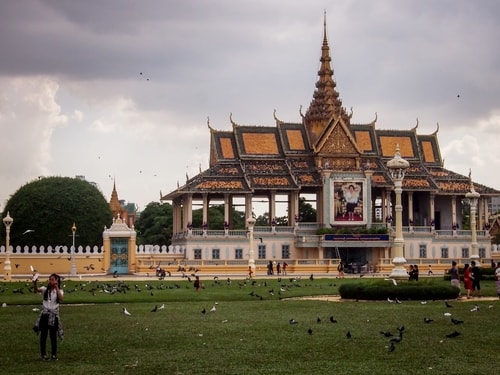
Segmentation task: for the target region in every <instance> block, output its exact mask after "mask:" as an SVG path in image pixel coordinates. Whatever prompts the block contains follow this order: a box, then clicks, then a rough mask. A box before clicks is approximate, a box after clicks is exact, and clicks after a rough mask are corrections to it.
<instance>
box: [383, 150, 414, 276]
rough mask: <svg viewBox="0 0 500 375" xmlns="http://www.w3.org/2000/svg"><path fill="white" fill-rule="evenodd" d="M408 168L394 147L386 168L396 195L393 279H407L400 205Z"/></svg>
mask: <svg viewBox="0 0 500 375" xmlns="http://www.w3.org/2000/svg"><path fill="white" fill-rule="evenodd" d="M409 166H410V163H409V162H408V161H407V160H405V159H403V158H402V157H401V154H400V152H399V145H396V154H395V155H394V158H392V159H391V160H389V161H388V162H387V168H388V169H389V173H390V174H391V178H392V180H393V181H394V193H395V194H396V206H395V207H394V210H395V212H396V237H395V238H394V242H393V245H392V250H393V251H392V255H393V259H392V263H393V264H394V268H393V270H392V272H391V275H390V277H392V278H394V279H406V278H408V274H407V273H406V269H405V268H404V264H406V259H405V257H404V253H403V249H404V238H403V205H402V204H401V194H402V193H403V179H404V177H405V173H406V170H407V169H408V167H409Z"/></svg>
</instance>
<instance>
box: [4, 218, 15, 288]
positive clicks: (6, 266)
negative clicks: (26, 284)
mask: <svg viewBox="0 0 500 375" xmlns="http://www.w3.org/2000/svg"><path fill="white" fill-rule="evenodd" d="M13 221H14V219H13V218H12V217H10V212H8V211H7V216H5V217H4V218H3V223H4V225H5V261H4V266H3V278H4V280H5V281H11V278H12V276H11V271H12V268H11V266H10V226H11V225H12V223H13Z"/></svg>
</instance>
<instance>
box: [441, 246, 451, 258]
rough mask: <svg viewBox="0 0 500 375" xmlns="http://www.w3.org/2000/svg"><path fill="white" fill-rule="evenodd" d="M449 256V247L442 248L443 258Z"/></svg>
mask: <svg viewBox="0 0 500 375" xmlns="http://www.w3.org/2000/svg"><path fill="white" fill-rule="evenodd" d="M448 257H449V253H448V248H447V247H442V248H441V258H448Z"/></svg>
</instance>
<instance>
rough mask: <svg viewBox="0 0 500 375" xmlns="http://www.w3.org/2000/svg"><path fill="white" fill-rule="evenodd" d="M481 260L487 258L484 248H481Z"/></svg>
mask: <svg viewBox="0 0 500 375" xmlns="http://www.w3.org/2000/svg"><path fill="white" fill-rule="evenodd" d="M479 258H486V249H485V248H484V247H480V248H479Z"/></svg>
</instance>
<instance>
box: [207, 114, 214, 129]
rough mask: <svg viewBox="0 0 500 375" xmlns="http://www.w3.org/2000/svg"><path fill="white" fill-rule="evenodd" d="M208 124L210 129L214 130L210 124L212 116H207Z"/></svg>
mask: <svg viewBox="0 0 500 375" xmlns="http://www.w3.org/2000/svg"><path fill="white" fill-rule="evenodd" d="M207 126H208V128H209V129H210V130H214V129H213V128H212V127H211V126H210V116H207Z"/></svg>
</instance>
